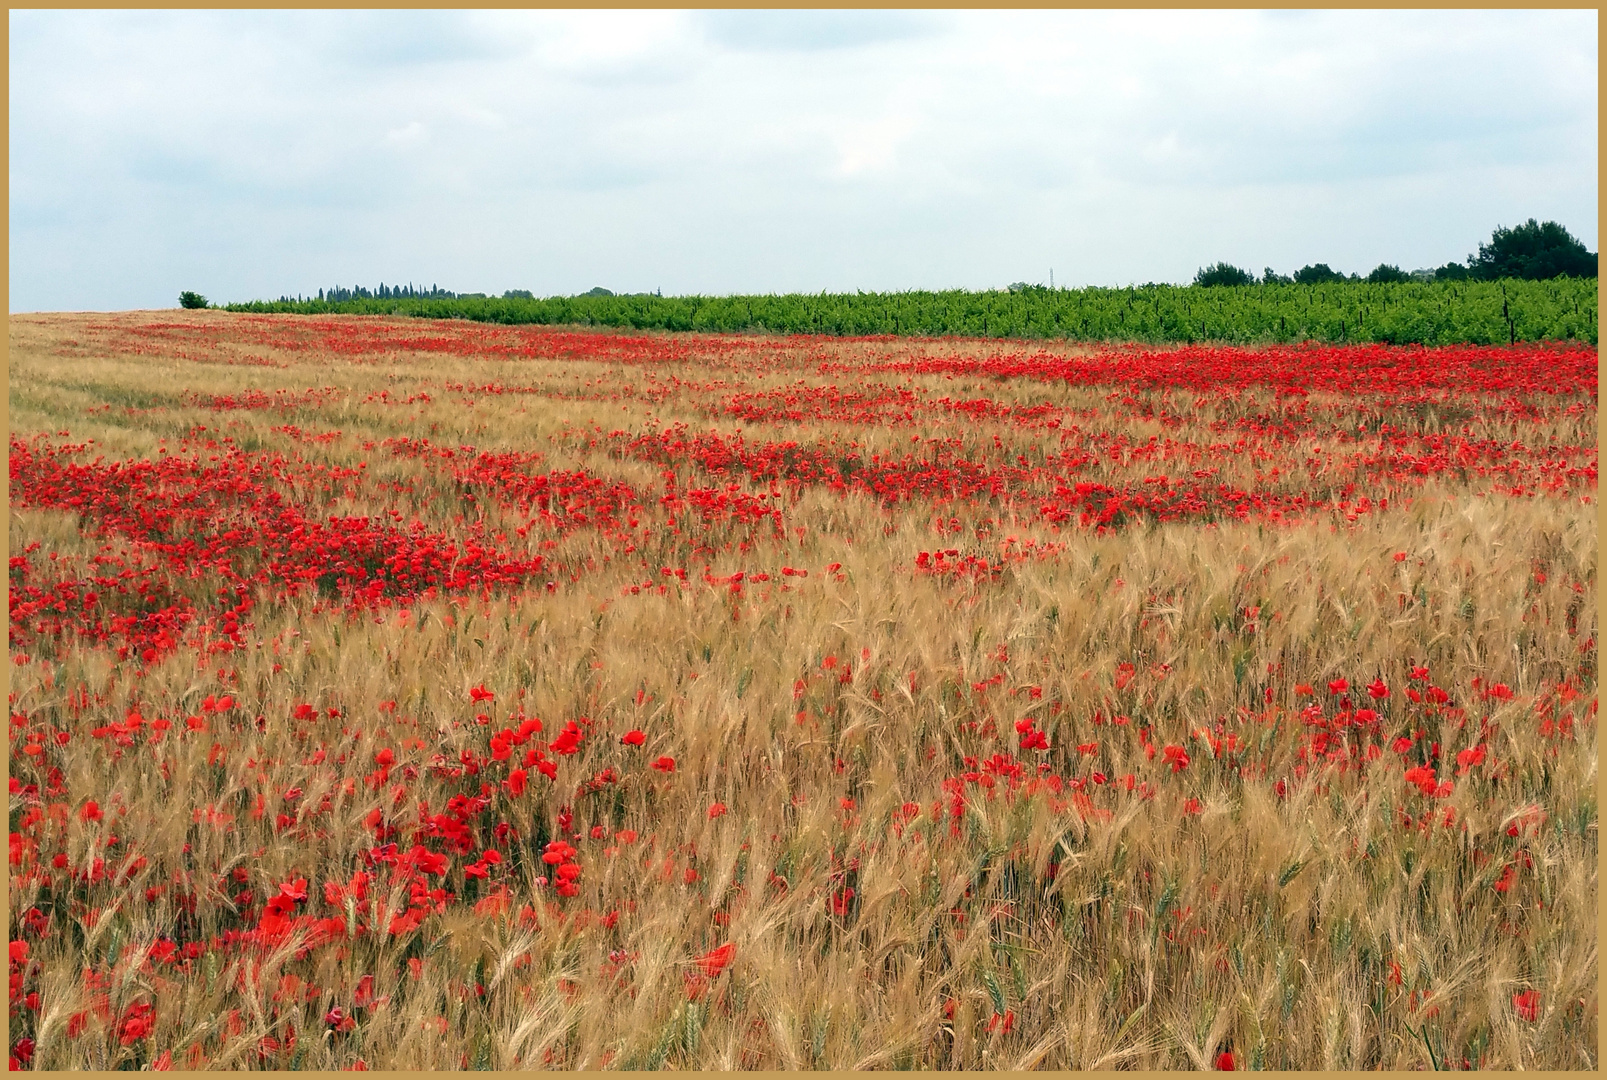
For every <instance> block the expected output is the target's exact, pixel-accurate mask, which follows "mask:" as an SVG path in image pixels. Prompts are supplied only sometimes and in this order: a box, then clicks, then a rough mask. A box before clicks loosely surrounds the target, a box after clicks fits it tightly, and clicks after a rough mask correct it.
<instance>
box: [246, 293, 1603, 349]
mask: <svg viewBox="0 0 1607 1080" xmlns="http://www.w3.org/2000/svg"><path fill="white" fill-rule="evenodd" d="M1596 307H1597V294H1596V288H1595V283H1594V282H1592V281H1587V280H1581V279H1577V278H1556V279H1553V280H1551V281H1503V282H1482V281H1462V282H1451V281H1432V282H1418V281H1408V282H1392V283H1387V284H1376V283H1372V282H1365V281H1361V280H1351V279H1340V280H1336V281H1330V282H1327V283H1324V284H1316V285H1302V284H1281V283H1279V284H1255V285H1248V286H1232V287H1226V288H1224V287H1212V286H1207V287H1200V286H1195V285H1186V286H1179V285H1153V284H1152V285H1140V286H1133V287H1130V288H1118V289H1107V288H1086V289H1043V288H1039V287H1037V286H1034V287H1032V288H1029V289H1026V290H1023V291H1021V292H1016V293H1011V292H1006V291H1004V290H994V291H989V292H967V291H962V290H951V291H945V292H900V293H851V294H829V293H817V294H814V295H801V294H787V295H781V296H776V295H769V296H656V295H652V294H638V295H633V296H572V297H562V296H556V297H547V298H540V299H532V300H526V299H522V298H503V297H492V298H483V297H482V298H478V299H475V298H469V297H456V298H453V299H434V300H431V299H422V298H414V299H407V298H402V299H387V300H381V299H378V298H368V299H358V300H350V301H346V302H343V303H330V302H328V301H327V300H325V301H316V300H307V301H302V302H296V301H276V302H262V301H254V302H251V303H246V304H230V305H228V309H229V310H231V311H256V312H293V313H300V314H334V313H348V314H363V315H391V314H401V315H412V316H418V317H421V318H431V319H473V320H477V321H480V322H490V323H503V324H507V325H520V324H540V325H577V326H611V327H620V328H624V329H635V330H700V331H711V332H718V333H734V332H740V331H749V332H763V333H776V334H829V335H837V336H867V335H905V336H910V335H913V336H925V337H940V336H944V335H959V336H965V337H993V338H1046V339H1059V340H1068V341H1109V342H1122V341H1132V342H1144V343H1151V344H1160V343H1168V342H1207V341H1209V342H1225V343H1238V344H1262V343H1270V342H1296V341H1318V342H1333V343H1343V342H1368V341H1378V342H1389V343H1394V344H1408V343H1417V344H1424V345H1446V344H1453V343H1458V342H1467V343H1473V344H1494V343H1504V342H1509V341H1557V340H1573V341H1586V342H1589V343H1591V344H1595V342H1596Z"/></svg>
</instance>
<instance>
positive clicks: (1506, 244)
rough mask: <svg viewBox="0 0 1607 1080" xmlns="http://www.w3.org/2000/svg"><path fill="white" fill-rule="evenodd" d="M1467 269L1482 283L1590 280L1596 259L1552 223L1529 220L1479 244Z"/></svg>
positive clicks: (1471, 256)
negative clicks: (1566, 278) (1510, 280)
mask: <svg viewBox="0 0 1607 1080" xmlns="http://www.w3.org/2000/svg"><path fill="white" fill-rule="evenodd" d="M1468 269H1469V270H1470V271H1472V274H1473V276H1474V277H1476V278H1479V279H1481V280H1484V281H1494V280H1496V279H1497V278H1523V279H1525V280H1528V281H1545V280H1548V279H1550V278H1554V277H1562V276H1564V275H1566V276H1568V277H1576V278H1593V277H1595V276H1596V256H1595V254H1594V253H1593V252H1589V251H1586V250H1585V245H1584V244H1581V243H1580V242H1579V241H1578V240H1576V239H1574V238H1573V236H1572V235H1570V234H1569V232H1568V230H1567V229H1564V228H1563V227H1562V226H1561V225H1559V224H1557V223H1556V222H1555V221H1548V222H1546V223H1545V224H1543V225H1542V224H1540V223H1539V222H1537V221H1535V219H1534V218H1530V219H1529V220H1528V221H1526V222H1524V223H1523V224H1522V225H1518V226H1515V227H1514V228H1511V229H1507V228H1497V229H1496V230H1495V233H1494V234H1493V235H1491V237H1490V242H1489V243H1488V244H1480V245H1479V253H1478V254H1477V255H1470V256H1468Z"/></svg>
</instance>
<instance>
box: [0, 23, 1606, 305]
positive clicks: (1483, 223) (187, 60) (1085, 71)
mask: <svg viewBox="0 0 1607 1080" xmlns="http://www.w3.org/2000/svg"><path fill="white" fill-rule="evenodd" d="M10 20H11V21H10V41H11V58H10V59H11V154H10V166H11V176H10V182H11V296H10V303H11V310H12V311H36V310H119V309H127V308H155V307H172V306H175V305H176V302H177V301H176V297H177V295H178V293H179V291H180V290H181V289H194V290H197V291H199V292H202V293H204V294H205V295H206V296H208V297H209V298H211V299H212V300H214V301H231V300H246V299H253V298H271V297H277V296H279V295H280V294H283V293H290V294H295V293H298V292H299V293H304V294H311V293H315V292H316V291H317V290H318V289H319V288H320V287H327V286H331V285H337V284H339V285H348V286H349V285H355V284H362V285H367V286H369V287H373V286H375V285H377V284H378V283H379V282H381V281H384V282H386V283H387V284H395V283H403V282H407V281H412V282H415V283H421V284H428V283H438V284H440V285H441V286H442V287H444V288H449V289H453V290H456V291H471V290H472V291H482V292H488V293H501V292H502V291H503V290H504V289H510V288H523V289H530V290H532V291H533V292H535V293H536V294H537V295H557V294H573V293H578V292H583V291H585V290H586V289H588V288H590V287H592V286H595V285H602V286H605V287H607V288H610V289H613V290H615V291H616V292H637V291H651V290H654V289H662V290H663V291H664V292H665V293H666V294H671V293H705V294H718V293H733V292H791V291H814V292H818V291H820V290H822V289H827V290H834V291H839V290H840V291H852V290H855V289H864V290H887V289H916V288H952V287H966V288H992V287H1002V286H1004V285H1007V284H1009V283H1011V282H1014V281H1028V282H1043V283H1047V282H1048V280H1049V275H1050V271H1051V270H1053V272H1054V280H1055V282H1056V284H1063V285H1086V284H1096V285H1118V284H1120V285H1125V284H1129V283H1142V282H1146V281H1173V282H1184V281H1188V280H1189V279H1191V278H1192V276H1193V274H1194V272H1195V271H1196V270H1197V269H1198V268H1199V267H1200V266H1202V265H1204V264H1207V263H1210V262H1214V261H1216V260H1219V259H1223V260H1227V261H1229V262H1232V263H1235V264H1238V265H1240V266H1244V267H1247V268H1250V269H1252V270H1255V271H1258V272H1259V271H1260V270H1261V269H1262V268H1263V267H1267V266H1270V267H1273V268H1274V269H1276V270H1278V271H1280V272H1283V273H1288V272H1291V271H1293V270H1296V269H1298V268H1299V267H1301V266H1302V265H1305V264H1307V263H1314V262H1326V263H1329V264H1330V265H1332V266H1333V267H1334V268H1335V269H1337V270H1341V271H1344V272H1351V271H1356V272H1361V273H1365V272H1366V271H1368V270H1370V269H1371V268H1372V267H1374V266H1376V265H1377V264H1378V263H1380V262H1389V263H1394V264H1397V265H1399V266H1401V267H1402V268H1404V269H1407V270H1410V269H1414V268H1417V267H1428V266H1438V265H1441V264H1443V263H1445V262H1447V261H1450V260H1452V259H1464V258H1466V257H1467V256H1468V255H1469V254H1470V253H1471V252H1473V251H1474V250H1476V248H1477V246H1478V244H1479V242H1480V241H1487V240H1488V239H1489V236H1490V233H1491V231H1492V229H1494V228H1495V226H1497V225H1512V224H1517V223H1519V222H1521V221H1523V220H1526V219H1528V218H1530V217H1536V218H1539V219H1540V220H1548V219H1551V220H1556V221H1560V222H1562V224H1563V225H1565V226H1566V227H1567V228H1568V229H1569V230H1570V231H1572V232H1573V234H1574V235H1575V236H1577V237H1579V238H1580V239H1581V240H1582V241H1584V243H1585V245H1586V246H1587V247H1588V248H1590V249H1591V250H1592V251H1595V250H1598V245H1597V232H1596V229H1597V220H1596V217H1597V195H1596V132H1597V89H1598V84H1597V70H1596V38H1597V31H1596V27H1597V15H1596V12H1594V11H1514V12H1499V11H1420V12H1390V11H1348V12H1316V13H1303V12H1271V13H1255V12H1203V11H1166V12H1116V13H1107V12H1093V11H1010V12H981V11H939V12H930V13H925V12H916V11H890V12H878V11H792V12H789V11H768V12H746V11H722V12H667V11H630V12H559V11H494V12H427V11H388V12H380V11H363V12H333V11H278V12H249V11H227V12H208V11H163V12H150V13H142V12H127V11H13V12H11V15H10Z"/></svg>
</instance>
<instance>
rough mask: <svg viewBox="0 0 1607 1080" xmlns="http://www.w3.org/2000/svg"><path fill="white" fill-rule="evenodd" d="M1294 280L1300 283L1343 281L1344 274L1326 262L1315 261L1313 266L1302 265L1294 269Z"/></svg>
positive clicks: (1318, 283) (1314, 283)
mask: <svg viewBox="0 0 1607 1080" xmlns="http://www.w3.org/2000/svg"><path fill="white" fill-rule="evenodd" d="M1295 280H1296V281H1297V282H1299V283H1300V284H1302V285H1321V284H1322V283H1323V282H1325V281H1344V280H1345V275H1344V274H1341V273H1340V272H1339V271H1337V270H1335V269H1333V268H1332V267H1330V266H1329V265H1328V264H1327V263H1317V264H1316V265H1315V266H1302V267H1301V268H1300V269H1299V270H1296V271H1295Z"/></svg>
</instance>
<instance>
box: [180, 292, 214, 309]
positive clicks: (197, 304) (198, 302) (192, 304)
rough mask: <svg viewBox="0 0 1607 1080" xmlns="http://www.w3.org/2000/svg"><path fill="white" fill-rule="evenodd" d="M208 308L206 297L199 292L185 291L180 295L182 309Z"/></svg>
mask: <svg viewBox="0 0 1607 1080" xmlns="http://www.w3.org/2000/svg"><path fill="white" fill-rule="evenodd" d="M206 306H207V304H206V297H204V296H202V295H201V294H200V293H198V292H191V291H190V290H188V289H185V290H184V291H183V292H181V293H179V307H181V308H204V307H206Z"/></svg>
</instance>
